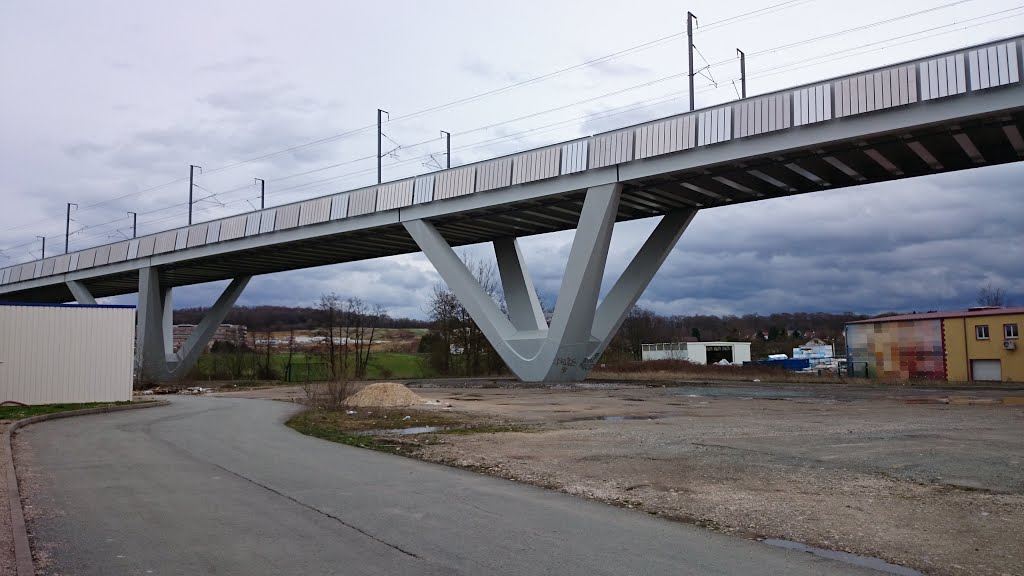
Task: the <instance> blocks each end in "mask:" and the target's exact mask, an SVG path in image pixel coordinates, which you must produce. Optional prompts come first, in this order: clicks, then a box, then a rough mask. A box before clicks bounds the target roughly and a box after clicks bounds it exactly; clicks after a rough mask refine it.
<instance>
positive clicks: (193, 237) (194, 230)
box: [185, 223, 210, 248]
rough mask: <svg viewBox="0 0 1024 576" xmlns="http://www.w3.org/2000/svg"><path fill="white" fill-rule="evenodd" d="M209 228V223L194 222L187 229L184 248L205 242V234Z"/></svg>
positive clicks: (201, 244)
mask: <svg viewBox="0 0 1024 576" xmlns="http://www.w3.org/2000/svg"><path fill="white" fill-rule="evenodd" d="M209 229H210V225H209V224H208V223H207V224H196V225H195V226H193V227H191V228H189V229H188V240H187V241H186V243H185V247H186V248H192V247H194V246H203V245H204V244H206V235H207V233H208V231H209Z"/></svg>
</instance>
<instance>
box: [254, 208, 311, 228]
mask: <svg viewBox="0 0 1024 576" xmlns="http://www.w3.org/2000/svg"><path fill="white" fill-rule="evenodd" d="M301 209H302V205H301V204H289V205H287V206H281V207H280V208H278V209H277V215H276V216H275V222H274V227H273V228H272V230H288V229H289V228H295V227H296V226H298V225H299V210H301ZM260 227H261V228H262V226H260Z"/></svg>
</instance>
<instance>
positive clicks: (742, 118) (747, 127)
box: [732, 94, 792, 138]
mask: <svg viewBox="0 0 1024 576" xmlns="http://www.w3.org/2000/svg"><path fill="white" fill-rule="evenodd" d="M789 98H790V94H770V95H768V96H764V97H761V98H757V99H755V100H750V101H743V102H737V103H735V104H733V106H732V111H733V114H732V120H733V122H732V126H733V136H734V137H735V138H745V137H747V136H755V135H757V134H765V133H767V132H774V131H776V130H784V129H786V128H789V127H790V126H791V125H792V111H791V109H790V106H789Z"/></svg>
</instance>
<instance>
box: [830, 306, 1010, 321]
mask: <svg viewBox="0 0 1024 576" xmlns="http://www.w3.org/2000/svg"><path fill="white" fill-rule="evenodd" d="M1007 314H1024V306H1015V307H1002V308H978V309H971V310H952V311H949V312H924V313H921V314H899V315H896V316H882V317H880V318H871V319H868V320H857V321H854V322H847V323H846V324H847V325H849V324H874V323H876V322H905V321H907V320H942V319H944V318H974V317H977V316H1005V315H1007Z"/></svg>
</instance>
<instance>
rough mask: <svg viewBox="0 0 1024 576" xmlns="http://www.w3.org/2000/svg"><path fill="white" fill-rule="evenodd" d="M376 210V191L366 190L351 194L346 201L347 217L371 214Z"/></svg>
mask: <svg viewBox="0 0 1024 576" xmlns="http://www.w3.org/2000/svg"><path fill="white" fill-rule="evenodd" d="M376 209H377V189H376V188H367V189H365V190H357V191H355V192H352V194H351V195H350V196H349V200H348V215H349V216H361V215H363V214H372V213H373V212H374V211H376Z"/></svg>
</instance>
